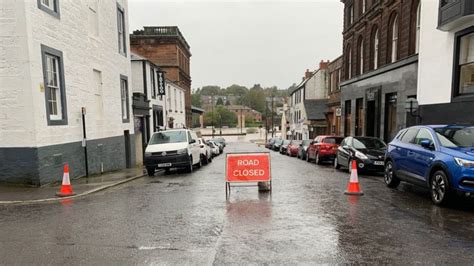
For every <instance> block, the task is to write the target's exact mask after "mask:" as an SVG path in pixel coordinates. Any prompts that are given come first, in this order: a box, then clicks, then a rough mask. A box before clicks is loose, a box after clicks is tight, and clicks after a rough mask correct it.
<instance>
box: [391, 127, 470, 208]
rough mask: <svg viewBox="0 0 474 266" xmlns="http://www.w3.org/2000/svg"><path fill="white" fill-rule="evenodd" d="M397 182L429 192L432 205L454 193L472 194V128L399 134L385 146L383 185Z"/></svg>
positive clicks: (422, 129)
mask: <svg viewBox="0 0 474 266" xmlns="http://www.w3.org/2000/svg"><path fill="white" fill-rule="evenodd" d="M400 181H406V182H409V183H413V184H418V185H422V186H424V187H428V188H429V189H430V194H431V199H432V201H433V202H434V203H435V204H436V205H441V204H444V203H445V202H446V201H447V200H448V199H449V198H451V196H452V195H451V194H452V192H454V191H458V192H461V193H463V194H466V195H471V194H474V126H458V125H454V126H447V125H436V126H415V127H410V128H407V129H403V130H401V131H400V132H399V133H398V134H397V135H396V137H395V138H394V139H393V141H392V142H390V143H389V146H388V149H387V154H386V158H385V183H386V184H387V186H388V187H391V188H395V187H397V186H398V184H400Z"/></svg>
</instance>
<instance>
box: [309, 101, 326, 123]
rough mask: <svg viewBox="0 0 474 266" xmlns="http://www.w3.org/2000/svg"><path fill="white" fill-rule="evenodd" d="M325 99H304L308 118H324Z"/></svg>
mask: <svg viewBox="0 0 474 266" xmlns="http://www.w3.org/2000/svg"><path fill="white" fill-rule="evenodd" d="M327 103H328V100H327V99H319V100H305V101H304V108H305V110H306V116H307V119H308V120H325V119H326V116H325V115H324V113H326V111H327Z"/></svg>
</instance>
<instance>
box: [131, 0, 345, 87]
mask: <svg viewBox="0 0 474 266" xmlns="http://www.w3.org/2000/svg"><path fill="white" fill-rule="evenodd" d="M129 10H130V31H133V30H135V29H140V28H142V27H143V26H155V25H157V26H158V25H159V26H174V25H176V26H178V27H179V28H180V30H181V32H182V33H183V34H184V36H185V38H186V40H187V41H188V43H189V44H190V46H191V52H192V54H193V56H192V58H191V77H192V80H193V81H192V87H193V88H198V87H201V86H204V85H219V86H229V85H232V84H234V83H235V84H240V85H244V86H247V87H250V86H252V85H253V84H255V83H260V84H261V85H262V86H264V87H269V86H273V85H275V86H278V87H279V88H280V89H286V88H287V87H289V86H290V85H291V84H292V83H298V82H300V81H301V77H302V76H303V73H304V71H305V70H306V69H307V68H309V69H312V70H314V69H316V68H317V66H318V64H319V62H320V61H321V60H323V59H324V60H333V59H335V58H336V57H338V56H339V55H341V53H342V52H341V51H342V35H341V32H342V20H343V18H342V15H343V14H342V12H343V5H342V3H341V2H340V1H339V0H312V1H309V0H308V1H270V0H253V1H224V0H221V1H215V0H214V1H197V0H194V1H190V0H174V1H164V0H129Z"/></svg>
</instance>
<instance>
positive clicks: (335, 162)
mask: <svg viewBox="0 0 474 266" xmlns="http://www.w3.org/2000/svg"><path fill="white" fill-rule="evenodd" d="M334 168H335V169H339V168H341V165H340V164H339V162H338V161H337V155H336V157H335V158H334Z"/></svg>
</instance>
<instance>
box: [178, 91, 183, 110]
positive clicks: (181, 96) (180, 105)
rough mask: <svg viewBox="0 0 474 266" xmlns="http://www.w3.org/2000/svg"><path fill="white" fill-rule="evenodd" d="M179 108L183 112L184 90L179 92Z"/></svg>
mask: <svg viewBox="0 0 474 266" xmlns="http://www.w3.org/2000/svg"><path fill="white" fill-rule="evenodd" d="M179 110H180V111H181V113H182V112H183V92H182V91H180V92H179Z"/></svg>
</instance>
